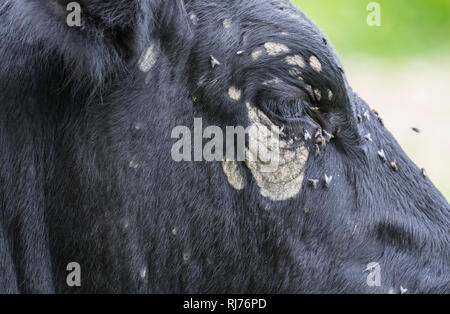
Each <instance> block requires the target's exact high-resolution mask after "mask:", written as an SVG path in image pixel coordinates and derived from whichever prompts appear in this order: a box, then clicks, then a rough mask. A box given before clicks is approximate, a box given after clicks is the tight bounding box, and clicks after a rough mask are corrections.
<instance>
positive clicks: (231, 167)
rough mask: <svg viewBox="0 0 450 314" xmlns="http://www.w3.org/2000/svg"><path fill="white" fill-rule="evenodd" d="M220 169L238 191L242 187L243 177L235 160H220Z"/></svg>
mask: <svg viewBox="0 0 450 314" xmlns="http://www.w3.org/2000/svg"><path fill="white" fill-rule="evenodd" d="M222 169H223V172H224V173H225V175H226V176H227V179H228V183H229V184H230V185H231V187H232V188H233V189H235V190H238V191H239V190H242V189H244V187H245V183H244V177H243V176H242V173H241V170H240V169H239V164H238V163H237V162H236V161H222Z"/></svg>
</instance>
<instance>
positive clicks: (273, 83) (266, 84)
mask: <svg viewBox="0 0 450 314" xmlns="http://www.w3.org/2000/svg"><path fill="white" fill-rule="evenodd" d="M281 83H283V81H282V80H280V79H279V78H278V77H276V78H273V79H271V80H267V81H264V82H263V85H265V86H269V85H279V84H281Z"/></svg>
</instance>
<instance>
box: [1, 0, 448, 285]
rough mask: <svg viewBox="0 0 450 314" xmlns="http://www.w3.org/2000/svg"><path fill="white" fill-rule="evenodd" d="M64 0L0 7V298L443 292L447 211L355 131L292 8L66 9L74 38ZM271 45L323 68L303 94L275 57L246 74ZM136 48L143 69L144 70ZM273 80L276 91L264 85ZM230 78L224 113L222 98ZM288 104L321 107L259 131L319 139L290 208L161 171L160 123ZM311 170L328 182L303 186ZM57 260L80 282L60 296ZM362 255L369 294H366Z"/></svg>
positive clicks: (350, 108) (387, 141) (407, 167)
mask: <svg viewBox="0 0 450 314" xmlns="http://www.w3.org/2000/svg"><path fill="white" fill-rule="evenodd" d="M68 2H69V1H63V0H40V1H28V0H1V1H0V38H1V43H0V108H1V110H0V149H1V151H0V292H3V293H5V292H6V293H17V292H22V293H53V292H56V293H79V292H110V293H123V292H132V293H169V292H170V293H173V292H182V293H186V292H190V293H195V292H206V293H213V292H217V293H222V292H229V293H232V292H248V293H286V292H294V293H298V292H301V293H321V292H326V293H344V292H350V293H386V292H388V291H389V290H391V289H393V291H394V292H399V288H400V286H403V287H405V288H407V289H408V292H411V293H442V292H446V293H448V292H450V236H449V227H450V211H449V205H448V202H447V201H446V200H445V199H444V197H443V196H442V195H441V194H440V193H439V191H438V190H437V189H436V188H435V187H434V186H433V184H432V183H431V182H430V181H429V180H428V179H427V178H424V177H423V175H422V174H421V171H420V169H418V168H417V167H416V166H415V165H414V164H413V163H412V161H410V159H408V157H407V156H406V155H405V153H404V152H403V151H402V149H401V148H400V147H399V145H398V144H397V142H396V141H395V140H394V139H393V137H392V136H391V135H390V133H389V132H388V131H387V130H386V129H385V128H384V127H383V126H382V125H381V124H380V123H379V121H378V120H377V118H376V116H375V115H373V114H372V113H371V117H372V119H370V121H368V120H367V119H365V120H364V122H363V123H361V124H358V119H357V114H360V115H362V114H363V113H364V112H365V111H368V110H370V109H369V107H368V106H367V105H366V104H365V103H364V102H363V101H362V100H361V99H359V98H358V97H357V96H356V95H355V93H354V92H353V91H352V90H351V88H350V87H349V85H348V84H347V81H346V79H345V75H344V74H343V73H342V71H341V69H342V66H341V64H340V62H339V60H338V57H337V56H336V53H335V52H334V50H333V48H332V47H331V45H330V44H327V43H328V42H327V40H324V38H325V36H324V35H323V34H322V33H321V32H320V31H319V30H318V28H317V27H316V26H315V25H314V24H313V23H312V22H311V21H310V20H309V19H307V18H306V17H305V16H304V15H303V14H302V13H301V12H300V11H298V10H296V9H295V8H294V7H293V6H292V5H291V4H289V3H288V2H287V1H283V0H278V1H277V0H273V1H267V0H248V1H239V0H218V1H210V0H186V1H183V2H182V1H180V0H144V1H138V0H121V1H100V0H95V1H84V0H83V1H79V2H80V4H81V6H82V14H83V15H82V18H83V25H82V27H80V28H77V27H75V28H70V27H68V26H67V25H66V24H65V14H67V12H66V10H65V5H66V4H67V3H68ZM193 13H195V14H196V16H197V18H198V23H196V25H194V24H192V22H191V21H190V18H189V16H190V15H191V14H193ZM225 18H230V19H231V27H230V28H229V29H225V28H223V26H222V23H221V21H222V20H223V19H225ZM268 41H274V42H278V43H283V44H285V45H287V46H288V47H289V48H290V50H291V53H295V54H299V55H302V56H303V57H304V59H305V60H308V58H309V56H311V55H315V56H317V58H318V59H319V60H320V61H321V63H322V67H323V69H322V72H321V73H317V72H315V71H313V70H311V69H310V68H308V67H306V68H305V69H304V70H303V71H302V76H303V78H304V82H303V83H301V82H300V81H299V80H295V79H294V78H292V77H291V76H289V75H288V72H287V71H288V67H286V64H285V63H284V61H283V56H284V55H282V56H278V57H269V56H263V57H262V58H260V59H258V60H257V61H253V60H252V59H251V57H250V54H251V52H252V51H253V50H254V49H255V48H257V47H258V46H261V45H264V43H265V42H268ZM150 42H152V43H154V44H155V45H156V47H157V48H158V50H159V56H158V59H157V62H156V64H155V65H154V67H153V68H152V69H151V71H150V72H149V74H145V73H142V72H141V71H139V69H138V66H137V65H138V61H139V57H140V56H141V55H142V53H143V52H144V50H145V49H146V47H147V46H148V45H149V43H150ZM239 50H243V51H244V52H243V54H241V55H237V51H239ZM211 55H213V56H214V57H215V58H217V59H218V60H219V61H220V62H221V65H220V66H218V67H215V68H214V69H212V68H211V66H210V56H211ZM308 69H309V70H308ZM274 77H278V78H280V79H282V80H283V81H284V82H285V83H287V84H284V85H283V87H282V88H276V86H270V88H268V87H267V86H264V85H263V84H261V83H262V82H263V81H265V80H268V79H272V78H274ZM307 84H309V85H311V86H313V87H314V88H319V89H320V90H322V91H323V93H325V91H326V90H327V89H330V90H331V91H332V92H333V95H334V97H333V101H328V100H327V98H326V96H324V97H322V99H321V100H319V99H317V98H316V97H314V95H310V94H308V91H307V88H306V85H307ZM231 85H236V86H239V87H240V88H241V89H242V95H243V96H242V98H241V101H239V102H232V101H231V100H230V99H229V98H228V95H227V90H228V88H229V86H231ZM305 95H306V97H309V98H310V99H311V103H312V104H311V105H313V106H317V107H319V108H320V111H319V112H317V111H314V112H313V111H310V110H309V109H308V108H307V107H305V108H304V111H305V115H304V116H303V117H302V118H299V119H297V120H295V121H287V120H286V119H284V120H283V117H275V116H274V117H273V118H274V119H275V120H277V119H278V120H277V121H279V123H282V124H285V126H286V129H287V130H288V131H289V132H292V134H294V133H296V132H297V133H298V132H303V129H304V128H309V127H311V126H312V127H318V126H319V125H321V126H323V127H324V128H325V129H327V130H328V131H330V132H332V133H333V134H334V136H335V138H334V139H333V140H332V141H331V144H329V145H327V146H326V147H325V148H324V149H322V152H321V154H320V156H314V154H312V153H311V156H310V158H309V160H308V163H307V169H306V176H305V183H304V186H303V188H302V190H301V192H300V194H299V195H297V196H296V197H295V198H294V199H291V200H288V201H283V202H272V201H269V200H268V199H266V198H263V197H262V196H261V195H260V192H259V189H258V187H257V185H256V183H255V182H254V180H253V178H252V176H251V174H250V172H249V170H248V169H247V168H246V166H245V164H244V163H242V164H241V165H240V169H241V172H242V173H243V174H244V177H245V183H246V186H245V188H244V189H243V190H242V191H239V192H238V191H235V190H234V189H232V188H231V187H230V186H229V185H228V183H227V180H226V178H225V175H224V174H223V172H222V168H221V163H220V162H180V163H176V162H174V161H173V160H172V158H171V154H170V151H171V147H172V145H173V143H174V140H173V139H171V130H172V129H173V128H174V127H175V126H177V125H186V126H192V123H193V119H194V117H202V118H203V124H204V127H206V126H207V125H218V126H226V125H244V126H247V125H248V121H247V111H246V107H245V102H246V101H249V102H251V103H252V104H255V105H257V106H259V107H260V108H261V109H262V110H266V109H267V108H268V106H270V104H271V102H270V101H271V100H274V101H273V102H272V104H273V103H278V102H277V101H279V103H284V102H283V100H290V99H297V98H299V97H305ZM324 95H325V94H324ZM193 99H195V100H196V101H195V102H194V101H193ZM286 103H289V101H286ZM271 108H272V109H273V107H271ZM282 111H283V110H282V109H280V112H282ZM267 113H268V114H269V115H270V112H269V111H267ZM136 123H139V124H140V128H139V130H137V129H136V128H135V127H134V126H135V124H136ZM367 133H371V135H372V138H373V143H370V142H367V141H365V140H364V139H363V138H362V136H363V135H365V134H367ZM380 149H384V151H385V153H386V156H387V158H388V160H389V162H390V161H394V160H395V161H396V162H397V165H398V172H395V171H393V170H392V169H391V167H390V165H389V163H383V162H382V161H381V160H380V158H379V156H378V155H377V151H378V150H380ZM131 160H133V161H134V162H135V163H136V164H138V167H137V168H136V169H134V168H132V167H129V164H130V161H131ZM325 174H327V175H332V176H333V177H334V179H333V182H332V184H331V185H330V187H329V188H328V189H324V188H321V187H319V188H318V189H314V188H312V187H310V186H308V184H307V179H308V178H323V176H324V175H325ZM305 208H307V209H309V211H307V213H306V212H305V210H304V209H305ZM267 209H268V210H267ZM125 225H127V226H128V228H126V227H125ZM174 228H176V234H174V233H175V232H173V233H172V231H173V230H174ZM70 262H78V263H79V264H80V265H81V267H82V285H81V287H68V286H67V285H66V276H67V274H68V272H67V271H66V266H67V264H68V263H70ZM370 262H379V263H380V265H381V270H382V273H381V274H382V285H381V287H369V286H368V285H367V284H366V277H367V273H365V272H364V270H365V268H366V266H367V264H368V263H370ZM143 269H146V270H147V271H146V276H145V277H144V278H142V277H141V276H140V272H141V271H142V270H143Z"/></svg>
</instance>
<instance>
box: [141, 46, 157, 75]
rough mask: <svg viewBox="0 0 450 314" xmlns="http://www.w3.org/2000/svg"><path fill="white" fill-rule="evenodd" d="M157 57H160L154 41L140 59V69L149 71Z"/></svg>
mask: <svg viewBox="0 0 450 314" xmlns="http://www.w3.org/2000/svg"><path fill="white" fill-rule="evenodd" d="M157 58H158V50H157V48H156V45H155V44H154V43H152V44H151V45H150V46H149V47H148V48H147V50H146V51H145V52H144V54H143V55H142V57H141V59H140V60H139V70H141V71H142V72H144V73H147V72H148V71H150V70H151V69H152V68H153V66H154V65H155V63H156V60H157Z"/></svg>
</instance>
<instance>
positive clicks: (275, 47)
mask: <svg viewBox="0 0 450 314" xmlns="http://www.w3.org/2000/svg"><path fill="white" fill-rule="evenodd" d="M264 48H266V52H267V54H268V55H269V56H277V55H279V54H282V53H288V52H289V51H290V49H289V48H288V47H287V46H286V45H284V44H280V43H274V42H267V43H265V44H264Z"/></svg>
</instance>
